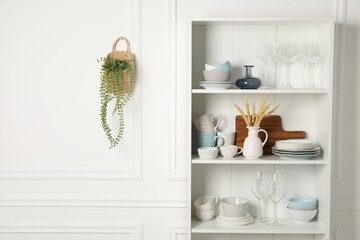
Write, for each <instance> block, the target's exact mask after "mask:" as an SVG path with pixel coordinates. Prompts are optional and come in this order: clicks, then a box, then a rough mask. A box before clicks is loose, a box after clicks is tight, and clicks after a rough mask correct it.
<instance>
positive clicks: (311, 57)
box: [300, 42, 326, 88]
mask: <svg viewBox="0 0 360 240" xmlns="http://www.w3.org/2000/svg"><path fill="white" fill-rule="evenodd" d="M325 57H326V49H325V44H324V43H321V42H306V43H304V44H303V47H302V50H301V57H300V60H301V61H302V62H304V65H305V66H306V65H307V66H308V68H309V81H308V84H304V87H305V88H308V87H310V88H316V86H315V81H314V66H315V64H317V63H319V62H322V61H323V60H324V59H325Z"/></svg>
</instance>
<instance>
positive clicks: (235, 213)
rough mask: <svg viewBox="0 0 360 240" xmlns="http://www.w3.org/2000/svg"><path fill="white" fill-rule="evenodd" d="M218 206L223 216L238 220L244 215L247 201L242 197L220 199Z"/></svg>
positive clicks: (247, 204)
mask: <svg viewBox="0 0 360 240" xmlns="http://www.w3.org/2000/svg"><path fill="white" fill-rule="evenodd" d="M220 206H221V209H222V211H223V213H224V215H225V216H227V217H231V218H240V217H243V216H244V215H245V214H246V212H247V209H248V206H249V200H248V199H246V198H242V197H227V198H223V199H221V201H220Z"/></svg>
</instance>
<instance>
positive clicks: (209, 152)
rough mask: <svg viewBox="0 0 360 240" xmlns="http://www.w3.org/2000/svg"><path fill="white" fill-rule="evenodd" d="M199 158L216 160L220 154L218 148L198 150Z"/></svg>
mask: <svg viewBox="0 0 360 240" xmlns="http://www.w3.org/2000/svg"><path fill="white" fill-rule="evenodd" d="M197 151H198V154H199V157H200V158H202V159H214V158H216V157H217V156H218V154H219V149H218V148H217V147H201V148H198V149H197Z"/></svg>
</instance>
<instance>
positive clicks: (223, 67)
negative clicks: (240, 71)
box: [205, 61, 231, 71]
mask: <svg viewBox="0 0 360 240" xmlns="http://www.w3.org/2000/svg"><path fill="white" fill-rule="evenodd" d="M205 70H206V71H231V63H230V61H226V62H224V63H222V64H220V65H213V64H205Z"/></svg>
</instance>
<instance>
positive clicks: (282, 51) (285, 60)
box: [277, 42, 300, 88]
mask: <svg viewBox="0 0 360 240" xmlns="http://www.w3.org/2000/svg"><path fill="white" fill-rule="evenodd" d="M299 56H300V50H299V47H298V44H297V43H296V42H284V43H282V44H280V45H279V47H278V49H277V59H278V60H279V62H280V63H281V64H282V65H285V67H286V77H285V82H284V81H283V83H282V85H281V87H282V88H291V87H292V84H291V75H290V71H291V65H292V64H293V63H294V62H295V61H296V60H297V59H298V58H299Z"/></svg>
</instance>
